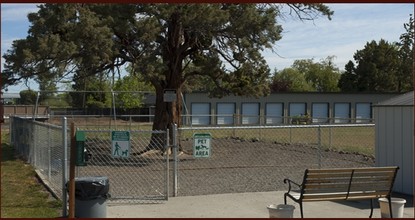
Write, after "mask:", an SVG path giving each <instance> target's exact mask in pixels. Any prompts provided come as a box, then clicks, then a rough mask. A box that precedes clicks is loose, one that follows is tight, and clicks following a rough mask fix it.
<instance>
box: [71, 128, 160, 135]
mask: <svg viewBox="0 0 415 220" xmlns="http://www.w3.org/2000/svg"><path fill="white" fill-rule="evenodd" d="M76 131H82V132H88V133H102V132H108V133H110V132H112V131H125V130H122V129H112V130H109V129H103V130H100V129H94V130H92V129H85V128H78V129H76ZM127 131H129V132H133V133H152V134H165V133H166V132H167V131H161V130H127Z"/></svg>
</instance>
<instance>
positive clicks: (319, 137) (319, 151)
mask: <svg viewBox="0 0 415 220" xmlns="http://www.w3.org/2000/svg"><path fill="white" fill-rule="evenodd" d="M317 137H318V146H317V157H318V168H321V126H320V124H319V125H318V132H317Z"/></svg>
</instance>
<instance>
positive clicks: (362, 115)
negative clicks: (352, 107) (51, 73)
mask: <svg viewBox="0 0 415 220" xmlns="http://www.w3.org/2000/svg"><path fill="white" fill-rule="evenodd" d="M370 113H371V108H370V103H356V123H368V122H370V118H371V114H370Z"/></svg>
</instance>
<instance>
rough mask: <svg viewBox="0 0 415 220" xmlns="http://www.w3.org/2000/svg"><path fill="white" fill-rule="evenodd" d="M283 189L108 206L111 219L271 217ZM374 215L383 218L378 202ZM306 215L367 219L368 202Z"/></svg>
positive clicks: (329, 205)
mask: <svg viewBox="0 0 415 220" xmlns="http://www.w3.org/2000/svg"><path fill="white" fill-rule="evenodd" d="M283 194H284V192H282V191H278V192H275V191H274V192H257V193H236V194H218V195H204V196H185V197H171V198H169V200H168V201H164V202H162V203H160V204H135V205H111V204H109V205H108V207H107V217H108V218H269V214H268V210H267V206H268V205H270V204H283V203H284V196H283ZM394 197H398V198H405V199H406V201H407V203H406V204H405V209H404V216H403V217H404V218H414V206H413V197H408V196H406V195H397V194H394ZM288 204H291V205H294V206H295V210H294V218H299V217H300V209H299V206H298V205H297V204H294V202H292V200H291V201H290V200H288ZM374 205H375V209H374V213H373V216H372V217H373V218H380V209H379V205H378V203H377V202H375V203H374ZM303 206H304V217H306V218H368V217H369V214H370V202H369V201H342V202H308V203H305V204H304V205H303Z"/></svg>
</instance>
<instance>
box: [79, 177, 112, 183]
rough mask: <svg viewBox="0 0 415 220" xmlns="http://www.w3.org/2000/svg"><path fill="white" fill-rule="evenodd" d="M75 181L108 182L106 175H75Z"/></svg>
mask: <svg viewBox="0 0 415 220" xmlns="http://www.w3.org/2000/svg"><path fill="white" fill-rule="evenodd" d="M75 182H99V183H104V184H105V185H106V183H108V182H109V181H108V177H106V176H83V177H75Z"/></svg>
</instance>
